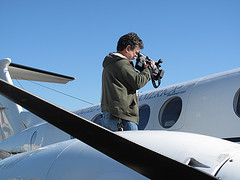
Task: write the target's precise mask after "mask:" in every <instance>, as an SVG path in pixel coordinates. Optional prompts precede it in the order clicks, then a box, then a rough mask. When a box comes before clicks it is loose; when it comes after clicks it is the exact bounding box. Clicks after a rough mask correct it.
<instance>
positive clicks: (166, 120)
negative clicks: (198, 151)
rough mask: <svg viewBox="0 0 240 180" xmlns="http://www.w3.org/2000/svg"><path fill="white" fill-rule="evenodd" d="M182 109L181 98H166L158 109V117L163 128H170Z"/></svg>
mask: <svg viewBox="0 0 240 180" xmlns="http://www.w3.org/2000/svg"><path fill="white" fill-rule="evenodd" d="M181 111H182V99H181V98H180V97H173V98H171V99H169V100H167V101H166V102H165V103H164V104H163V106H162V107H161V109H160V112H159V115H158V119H159V123H160V124H161V126H162V127H164V128H171V127H172V126H173V125H174V124H175V123H176V122H177V120H178V118H179V116H180V114H181Z"/></svg>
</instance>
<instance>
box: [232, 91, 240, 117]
mask: <svg viewBox="0 0 240 180" xmlns="http://www.w3.org/2000/svg"><path fill="white" fill-rule="evenodd" d="M233 109H234V111H235V113H236V114H237V116H238V117H240V89H239V90H238V91H237V93H236V95H235V97H234V100H233Z"/></svg>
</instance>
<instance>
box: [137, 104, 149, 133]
mask: <svg viewBox="0 0 240 180" xmlns="http://www.w3.org/2000/svg"><path fill="white" fill-rule="evenodd" d="M149 117H150V107H149V105H147V104H144V105H142V106H140V107H139V124H138V129H139V130H144V129H145V127H146V126H147V123H148V121H149Z"/></svg>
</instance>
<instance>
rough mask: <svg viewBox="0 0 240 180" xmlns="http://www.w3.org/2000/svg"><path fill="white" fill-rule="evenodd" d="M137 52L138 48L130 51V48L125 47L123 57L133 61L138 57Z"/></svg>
mask: <svg viewBox="0 0 240 180" xmlns="http://www.w3.org/2000/svg"><path fill="white" fill-rule="evenodd" d="M139 50H140V48H139V46H136V47H135V48H134V49H133V50H131V46H130V45H128V46H127V47H126V54H125V56H126V57H127V58H128V59H129V61H133V60H134V59H135V58H136V57H137V56H138V53H139Z"/></svg>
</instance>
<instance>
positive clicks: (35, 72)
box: [8, 63, 75, 84]
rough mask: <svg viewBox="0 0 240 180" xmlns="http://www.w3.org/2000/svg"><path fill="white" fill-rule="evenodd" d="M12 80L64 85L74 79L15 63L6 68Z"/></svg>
mask: <svg viewBox="0 0 240 180" xmlns="http://www.w3.org/2000/svg"><path fill="white" fill-rule="evenodd" d="M8 70H9V72H10V75H11V78H12V79H23V80H31V81H42V82H51V83H60V84H66V83H68V82H69V81H72V80H74V79H75V78H73V77H69V76H65V75H61V74H56V73H52V72H49V71H44V70H40V69H36V68H32V67H27V66H23V65H19V64H15V63H11V64H10V65H9V67H8Z"/></svg>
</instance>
